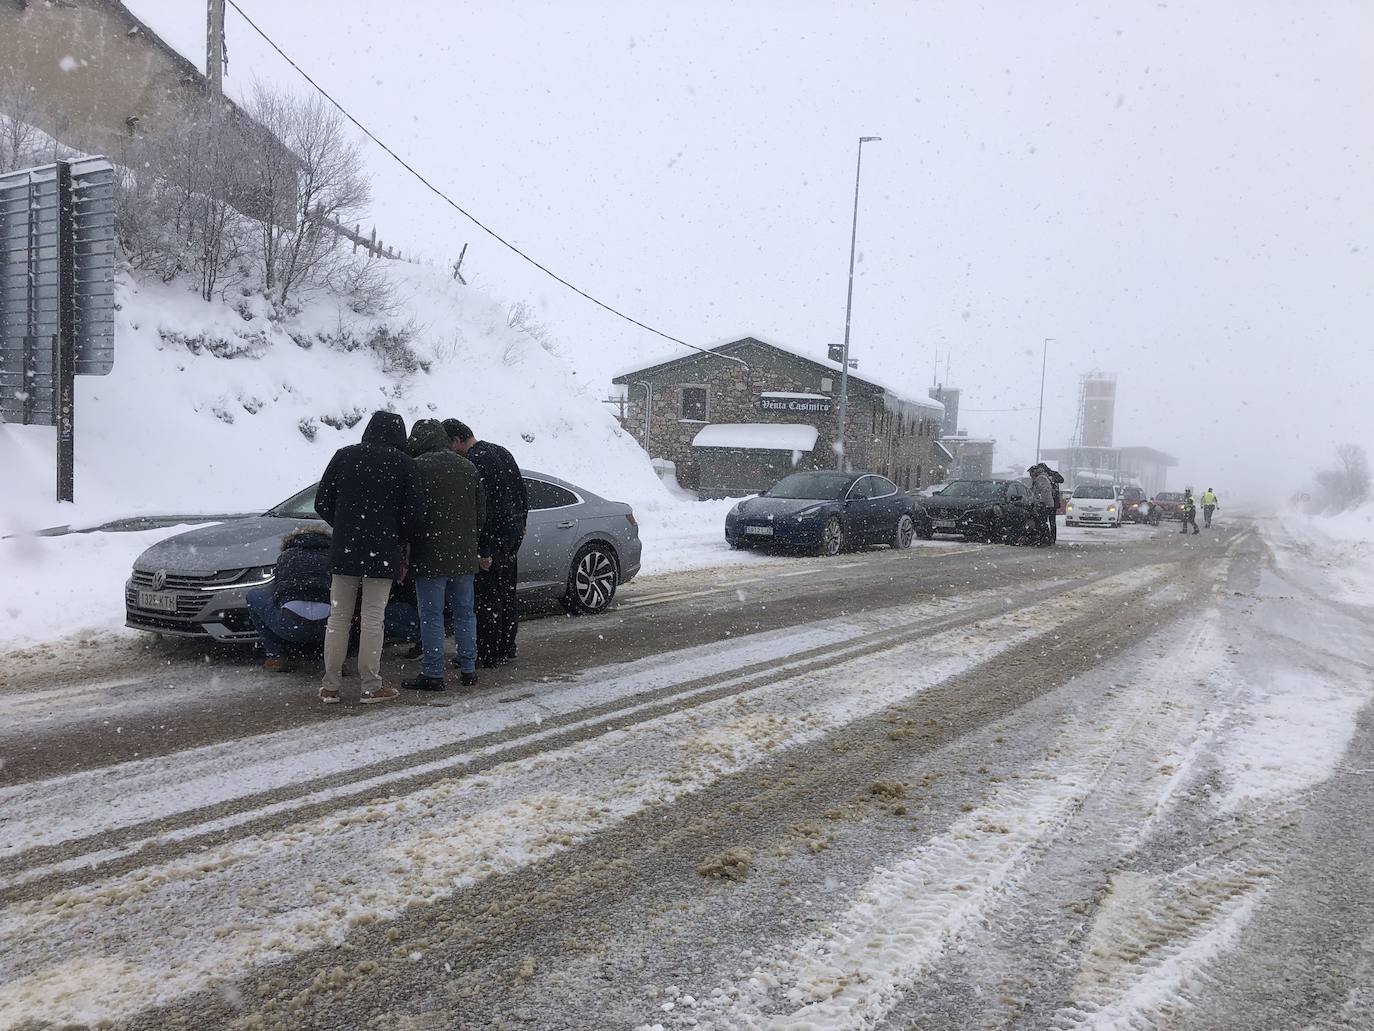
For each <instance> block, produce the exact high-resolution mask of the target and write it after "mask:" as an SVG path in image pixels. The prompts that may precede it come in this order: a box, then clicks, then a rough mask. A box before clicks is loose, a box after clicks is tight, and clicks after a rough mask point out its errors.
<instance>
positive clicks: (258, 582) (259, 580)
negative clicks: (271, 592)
mask: <svg viewBox="0 0 1374 1031" xmlns="http://www.w3.org/2000/svg"><path fill="white" fill-rule="evenodd" d="M276 575H277V567H276V566H253V567H252V568H251V569H245V570H244V571H243V575H242V576H240V577H239V578H238V580H237V581H236V582H235V583H234V586H235V587H260V586H262V585H263V584H265V583H271V582H272V579H273V577H275V576H276Z"/></svg>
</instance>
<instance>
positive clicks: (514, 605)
mask: <svg viewBox="0 0 1374 1031" xmlns="http://www.w3.org/2000/svg"><path fill="white" fill-rule="evenodd" d="M444 429H445V430H446V431H447V432H448V435H449V439H450V441H451V442H452V447H453V449H454V450H455V451H457V452H458V453H459V454H461V455H466V456H467V458H468V460H469V461H470V462H472V464H473V465H475V466H476V467H477V473H478V475H479V476H481V478H482V486H483V488H485V490H486V495H487V521H486V525H484V526H483V527H482V536H481V540H480V542H479V544H478V552H479V559H480V564H481V570H480V571H479V572H478V574H477V582H476V600H477V660H478V662H480V663H481V664H482V665H483V666H486V667H492V666H501V665H504V664H505V663H507V662H512V661H514V659H515V654H516V645H515V638H516V634H517V633H518V632H519V629H520V611H519V604H518V601H517V597H516V586H517V584H518V582H519V577H518V573H519V570H518V567H517V562H516V559H517V556H518V555H519V552H520V542H521V541H522V540H524V538H525V522H526V520H527V518H528V517H529V511H530V503H529V497H528V495H527V493H526V490H525V477H524V476H523V475H522V474H521V472H520V466H519V465H517V464H516V461H515V458H514V456H513V455H511V453H510V452H509V451H507V450H506V449H505V448H503V447H502V446H501V445H500V444H493V443H491V442H490V441H486V440H478V439H477V437H476V435H474V434H473V432H472V429H471V428H470V427H469V426H468V425H467V424H466V423H464V422H460V421H459V420H457V419H445V420H444Z"/></svg>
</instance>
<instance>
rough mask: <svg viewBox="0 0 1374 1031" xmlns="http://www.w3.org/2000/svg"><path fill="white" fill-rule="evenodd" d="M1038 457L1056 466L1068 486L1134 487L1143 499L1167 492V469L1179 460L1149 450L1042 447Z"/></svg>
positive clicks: (1148, 448) (1163, 453)
mask: <svg viewBox="0 0 1374 1031" xmlns="http://www.w3.org/2000/svg"><path fill="white" fill-rule="evenodd" d="M1041 457H1042V458H1044V459H1045V460H1047V461H1052V462H1056V463H1058V466H1059V471H1060V472H1061V473H1062V474H1063V475H1064V479H1065V481H1066V482H1067V483H1068V485H1069V486H1070V487H1076V486H1077V485H1078V484H1080V483H1119V484H1135V485H1137V486H1139V487H1141V488H1142V489H1143V490H1144V491H1145V494H1146V496H1148V497H1154V496H1155V495H1156V494H1158V493H1159V492H1160V491H1162V490H1168V479H1169V470H1170V469H1171V468H1173V467H1174V466H1176V465H1178V459H1177V458H1175V457H1174V456H1173V455H1171V454H1168V453H1167V452H1164V451H1158V450H1156V449H1155V448H1152V447H1088V446H1086V445H1080V446H1078V447H1065V448H1045V449H1044V450H1043V451H1041Z"/></svg>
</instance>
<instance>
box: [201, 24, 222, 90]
mask: <svg viewBox="0 0 1374 1031" xmlns="http://www.w3.org/2000/svg"><path fill="white" fill-rule="evenodd" d="M205 83H206V85H207V86H208V87H209V93H210V96H211V97H212V98H213V99H214V100H219V98H220V97H222V96H224V0H208V5H207V7H206V9H205Z"/></svg>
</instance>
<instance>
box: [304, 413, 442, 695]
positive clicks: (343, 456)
mask: <svg viewBox="0 0 1374 1031" xmlns="http://www.w3.org/2000/svg"><path fill="white" fill-rule="evenodd" d="M405 447H406V424H405V420H403V419H402V418H401V417H400V416H399V415H397V414H396V413H394V412H374V413H373V415H372V418H371V419H370V420H369V421H368V424H367V429H365V430H364V431H363V439H362V443H360V444H350V445H349V446H348V447H344V448H340V449H339V450H338V451H336V452H335V453H334V457H333V458H331V459H330V460H329V465H328V467H327V468H326V469H325V471H324V477H323V478H322V479H321V480H320V486H319V489H318V490H317V491H316V493H315V511H316V513H318V515H319V517H320V518H321V519H323V520H324V521H325V522H326V523H328V524H329V525H330V526H332V527H333V528H334V538H333V545H332V547H331V550H330V557H329V568H330V573H331V574H332V576H331V581H330V591H329V603H330V609H329V622H328V624H327V626H326V628H325V635H324V682H323V684H321V686H320V700H321V701H322V702H324V703H325V704H332V703H335V702H338V700H339V690H340V688H341V687H342V684H343V664H344V659H345V658H346V657H347V655H348V639H349V635H350V633H351V631H352V627H353V611H354V609H355V607H356V606H357V602H358V593H359V589H361V591H362V612H361V614H360V619H359V622H360V624H361V634H360V638H359V641H358V678H359V680H360V681H361V686H362V697H361V701H362V703H363V704H364V705H369V704H371V703H373V702H385V701H388V700H390V699H392V698H395V697H396V696H397V695H398V694H399V692H398V691H397V690H396V689H395V688H394V687H388V686H384V685H383V684H382V665H381V664H382V641H383V633H384V629H383V628H384V621H385V613H386V603H387V598H388V597H389V596H390V594H391V584H392V581H394V580H395V579H397V577H398V576H399V575H400V574H401V571H402V566H403V562H404V552H403V548H404V545H405V544H406V543H408V542H409V541H410V539H411V537H412V536H413V535H414V533H415V530H416V528H417V527H418V526H419V525H420V519H421V517H422V515H423V512H424V507H423V506H424V502H423V498H422V495H421V490H420V471H419V469H417V468H416V466H415V462H414V461H413V460H412V459H411V458H410V456H409V455H407V454H406V451H405Z"/></svg>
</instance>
